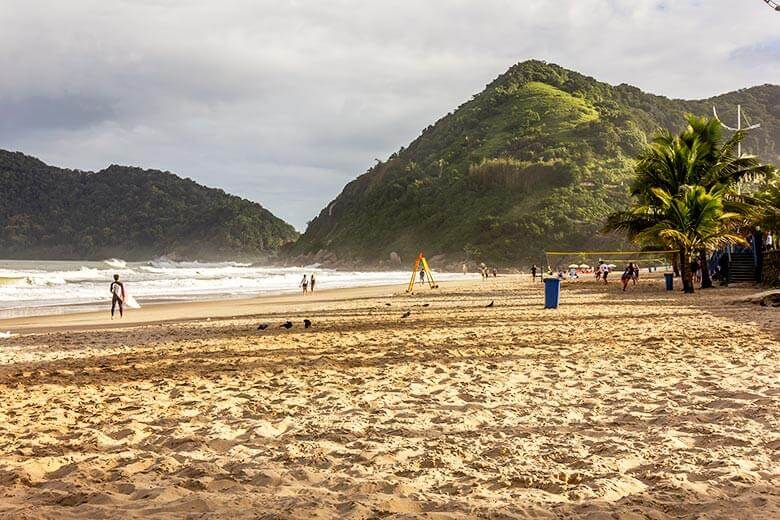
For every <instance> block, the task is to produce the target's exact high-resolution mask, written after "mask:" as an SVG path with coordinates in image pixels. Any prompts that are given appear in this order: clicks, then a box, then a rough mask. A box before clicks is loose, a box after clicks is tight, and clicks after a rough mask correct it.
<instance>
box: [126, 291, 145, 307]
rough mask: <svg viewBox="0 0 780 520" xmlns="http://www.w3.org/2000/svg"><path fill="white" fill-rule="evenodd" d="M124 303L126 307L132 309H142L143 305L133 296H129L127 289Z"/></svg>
mask: <svg viewBox="0 0 780 520" xmlns="http://www.w3.org/2000/svg"><path fill="white" fill-rule="evenodd" d="M122 303H124V304H125V305H126V306H128V307H130V308H131V309H140V308H141V304H140V303H138V302H137V301H135V298H133V295H132V294H129V293H128V292H127V289H125V299H124V300H122Z"/></svg>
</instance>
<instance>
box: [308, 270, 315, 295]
mask: <svg viewBox="0 0 780 520" xmlns="http://www.w3.org/2000/svg"><path fill="white" fill-rule="evenodd" d="M315 283H316V280H315V279H314V273H311V276H310V277H309V285H311V292H314V284H315Z"/></svg>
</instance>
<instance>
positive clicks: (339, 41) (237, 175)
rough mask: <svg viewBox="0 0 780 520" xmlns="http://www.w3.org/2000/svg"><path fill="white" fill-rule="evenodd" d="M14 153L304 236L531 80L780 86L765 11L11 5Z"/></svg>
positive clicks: (595, 2)
mask: <svg viewBox="0 0 780 520" xmlns="http://www.w3.org/2000/svg"><path fill="white" fill-rule="evenodd" d="M0 49H2V52H0V71H2V74H0V148H2V149H7V150H14V151H22V152H24V153H26V154H29V155H33V156H36V157H38V158H40V159H41V160H43V161H45V162H47V163H49V164H52V165H55V166H61V167H67V168H77V169H83V170H100V169H103V168H105V167H106V166H108V165H109V164H123V165H132V166H140V167H143V168H154V169H160V170H168V171H172V172H174V173H176V174H178V175H181V176H183V177H189V178H192V179H194V180H196V181H198V182H200V183H202V184H205V185H207V186H212V187H218V188H222V189H224V190H225V191H228V192H230V193H234V194H236V195H240V196H242V197H246V198H248V199H250V200H254V201H257V202H259V203H261V204H262V205H263V206H265V207H267V208H268V209H270V210H271V211H272V212H273V213H274V214H276V215H277V216H279V217H281V218H283V219H285V220H287V221H288V222H290V223H291V224H293V225H294V226H295V227H296V228H298V229H299V230H301V231H302V230H304V229H305V226H306V223H307V221H309V220H311V219H312V218H313V217H315V216H316V215H317V214H318V213H319V212H320V210H321V209H322V208H323V207H325V206H326V205H327V204H328V202H329V201H331V200H332V199H333V198H335V196H336V195H338V193H340V191H341V189H342V188H343V186H344V185H345V184H346V183H347V182H349V181H350V180H352V179H354V178H355V177H357V176H358V175H360V174H361V173H363V172H364V171H365V170H366V169H367V168H368V167H370V166H371V165H372V164H373V163H374V160H375V159H382V160H384V159H386V158H387V156H388V155H390V154H391V153H392V152H394V151H396V150H398V149H399V148H400V147H401V146H405V145H407V144H408V143H409V142H410V141H411V140H413V139H414V138H415V137H417V136H418V135H419V134H420V131H421V130H422V129H423V128H425V127H426V126H428V125H430V124H432V123H433V122H435V121H436V120H437V119H439V118H440V117H442V116H443V115H445V114H446V113H447V112H449V111H451V110H453V109H454V108H456V107H457V106H458V105H460V104H461V103H463V102H464V101H466V100H468V99H469V98H470V97H471V96H472V95H474V94H476V93H477V92H479V91H481V90H482V89H483V88H484V86H485V85H486V84H488V83H489V82H490V81H491V80H493V79H494V78H495V77H496V76H498V75H499V74H501V73H503V72H504V71H506V69H508V68H509V67H510V66H511V65H512V64H514V63H517V62H519V61H523V60H526V59H531V58H535V59H542V60H546V61H549V62H553V63H557V64H559V65H562V66H564V67H567V68H571V69H574V70H577V71H579V72H582V73H584V74H587V75H589V76H593V77H595V78H597V79H599V80H602V81H606V82H609V83H612V84H619V83H630V84H632V85H636V86H638V87H640V88H641V89H643V90H645V91H648V92H652V93H655V94H661V95H665V96H668V97H675V98H688V99H691V98H703V97H709V96H712V95H716V94H719V93H723V92H726V91H730V90H736V89H739V88H744V87H748V86H753V85H759V84H763V83H780V13H778V12H775V11H773V10H772V9H771V8H770V7H769V6H767V5H766V4H765V3H764V2H763V1H762V0H713V1H702V0H674V1H671V0H669V1H657V0H634V1H628V0H580V1H576V0H572V1H560V0H557V1H554V0H549V1H548V0H474V1H465V0H449V1H444V0H415V1H406V0H397V1H392V2H386V1H374V0H354V1H353V0H311V1H302V0H301V1H296V0H289V1H282V0H278V1H265V0H209V1H205V0H187V1H185V0H134V1H130V0H127V1H120V0H67V1H65V0H56V1H44V0H0Z"/></svg>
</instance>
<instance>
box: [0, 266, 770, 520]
mask: <svg viewBox="0 0 780 520" xmlns="http://www.w3.org/2000/svg"><path fill="white" fill-rule="evenodd" d="M662 285H663V284H662V282H661V281H660V280H659V279H657V278H655V279H652V280H651V279H645V280H642V281H641V283H640V286H638V287H636V288H634V287H631V288H630V290H629V291H628V292H626V293H622V292H621V291H620V288H619V283H618V282H617V281H615V282H613V283H612V284H611V285H610V286H609V287H608V288H605V287H603V286H601V285H596V284H595V283H593V282H590V281H588V282H576V283H571V284H565V285H564V288H563V292H562V295H561V298H562V305H561V308H560V309H558V310H544V309H543V308H542V288H541V284H539V283H537V284H535V285H533V284H531V282H530V280H528V279H527V278H525V277H523V278H520V277H500V278H497V279H490V280H488V281H486V282H482V281H475V282H460V283H458V282H450V283H446V284H442V287H441V288H440V289H439V290H429V289H423V290H420V291H419V292H417V293H416V294H414V295H412V296H408V295H405V294H403V290H402V288H400V287H393V288H387V287H382V288H369V289H355V290H341V291H333V292H329V293H326V292H323V293H322V294H320V295H318V296H317V297H316V299H315V298H312V299H307V300H304V299H303V298H301V297H293V296H285V297H276V298H275V299H274V298H270V299H257V300H242V301H232V302H224V303H220V302H209V303H198V304H188V305H170V306H164V307H163V306H160V307H155V308H149V309H144V310H142V311H138V312H137V313H136V314H130V315H129V316H128V319H127V320H126V321H124V322H116V321H115V322H109V321H107V320H106V317H107V313H103V314H99V315H98V314H91V315H74V316H59V317H47V318H34V319H28V321H24V320H7V321H3V322H0V330H11V331H13V332H16V333H19V334H20V335H19V336H15V337H12V338H10V339H5V340H0V395H2V400H1V401H0V518H14V519H16V518H57V519H66V518H76V517H79V518H81V517H83V518H135V517H138V518H223V517H226V518H234V519H238V518H305V519H313V518H376V517H385V516H389V517H391V518H411V517H427V518H472V517H491V518H496V517H498V518H565V517H571V516H580V517H587V518H594V519H595V518H625V519H629V518H676V517H684V518H780V433H779V432H780V414H778V410H779V409H780V356H779V355H778V354H780V344H779V343H780V342H779V340H780V322H779V321H778V317H780V311H779V310H778V309H772V308H766V307H761V306H758V305H752V304H747V303H734V302H735V301H736V300H737V299H739V298H740V297H744V296H746V295H748V294H750V292H752V291H751V290H750V289H739V288H731V289H721V288H717V289H712V290H709V291H703V292H698V293H697V294H695V295H683V294H679V293H678V292H671V293H670V292H665V291H663V290H662V289H663V287H662ZM753 291H754V290H753ZM490 301H494V302H495V304H494V306H493V307H491V308H486V307H485V305H487V304H488V303H489V302H490ZM407 311H411V315H409V316H408V317H406V318H402V315H403V314H404V313H405V312H407ZM207 317H210V318H211V319H210V320H206V319H205V318H207ZM188 318H189V319H188ZM304 318H310V319H311V320H312V321H313V323H314V325H313V327H312V328H311V329H308V330H305V329H304V328H303V326H302V325H301V320H303V319H304ZM287 319H290V320H292V321H293V322H294V324H295V326H294V328H292V329H291V330H285V329H282V328H279V327H278V325H279V324H280V323H282V322H283V321H285V320H287ZM164 320H167V321H164ZM261 322H266V323H270V324H271V325H272V326H271V327H270V328H269V329H268V330H266V331H258V330H256V327H257V324H258V323H261Z"/></svg>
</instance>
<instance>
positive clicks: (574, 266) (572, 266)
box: [569, 264, 579, 269]
mask: <svg viewBox="0 0 780 520" xmlns="http://www.w3.org/2000/svg"><path fill="white" fill-rule="evenodd" d="M578 267H579V265H577V264H569V269H577V268H578Z"/></svg>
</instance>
